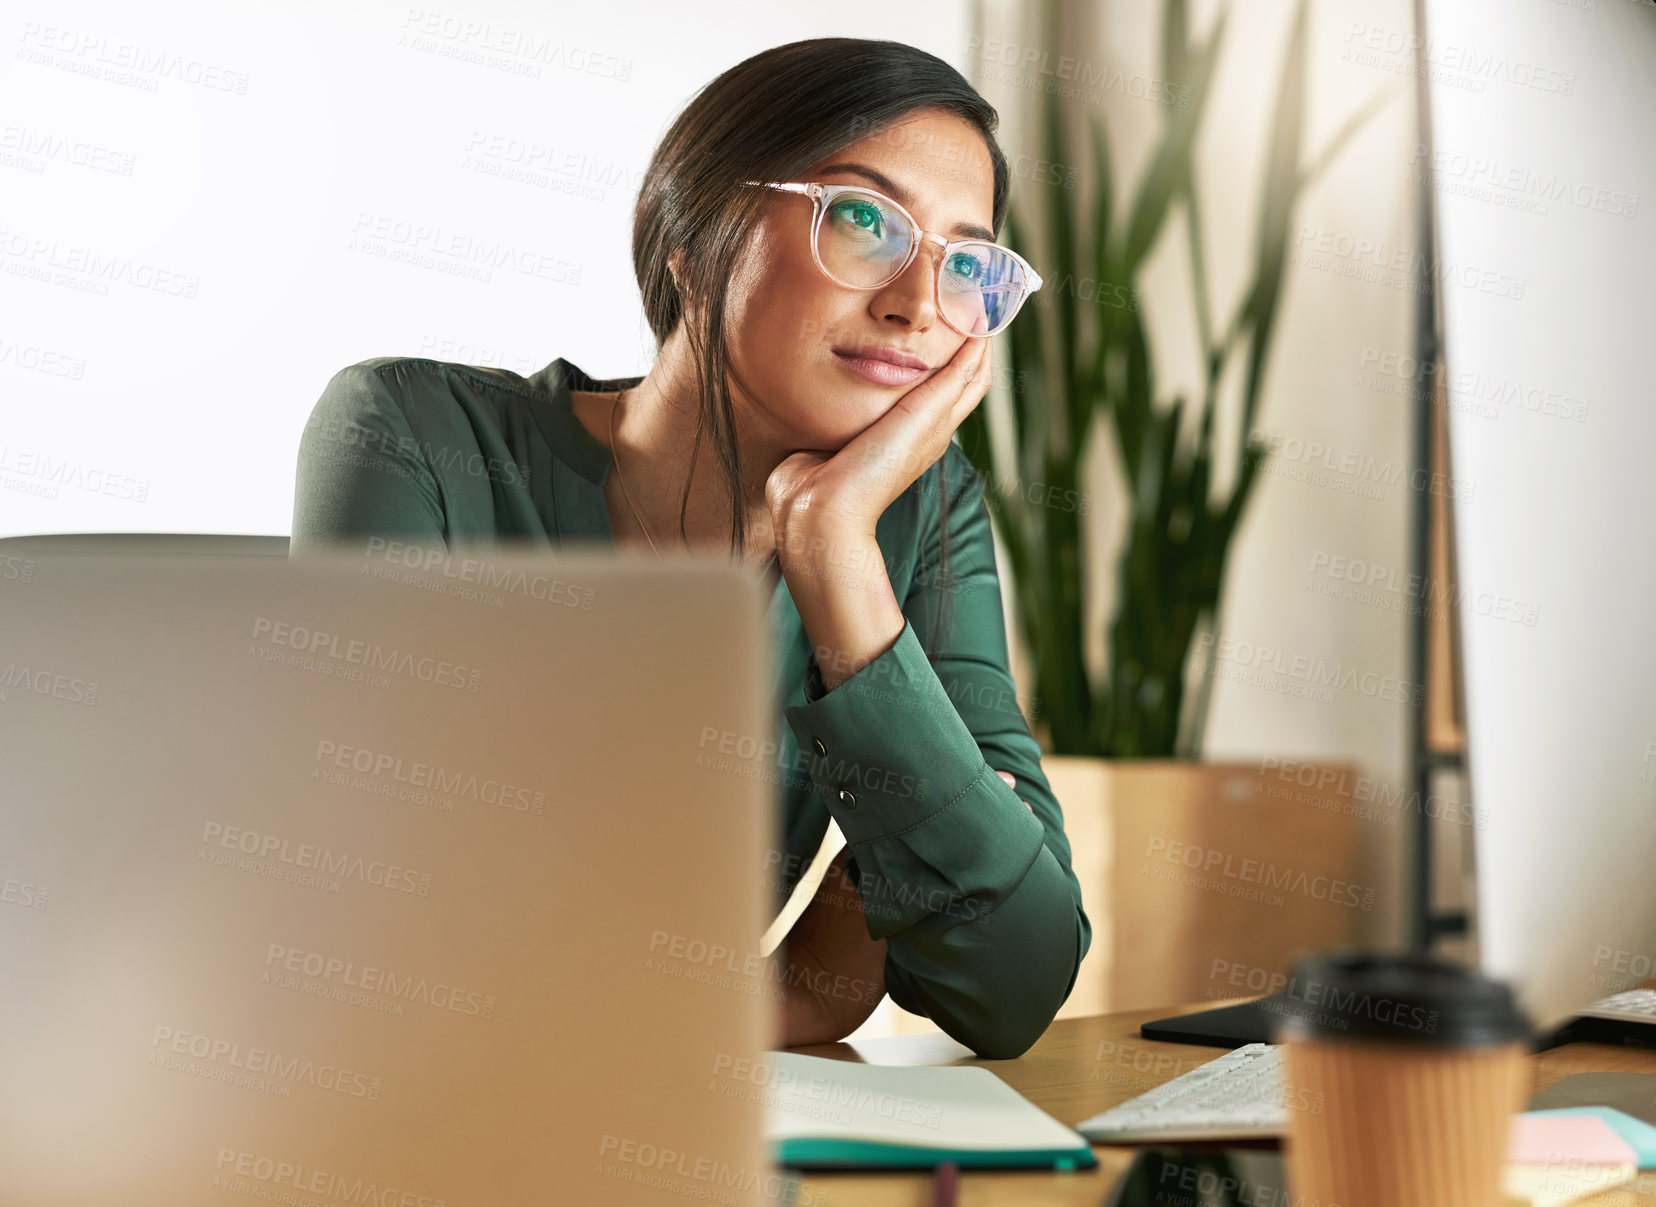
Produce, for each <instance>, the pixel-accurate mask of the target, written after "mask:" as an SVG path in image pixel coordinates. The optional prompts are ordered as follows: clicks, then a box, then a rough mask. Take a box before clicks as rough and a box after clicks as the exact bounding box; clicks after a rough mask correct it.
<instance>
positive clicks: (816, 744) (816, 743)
mask: <svg viewBox="0 0 1656 1207" xmlns="http://www.w3.org/2000/svg"><path fill="white" fill-rule="evenodd" d="M811 747H812V749H814V750H815V751H816V752H817V757H818V758H821V757H822V756H823V755H825V754H827V753H828V747H826V746H824V745H823V744H822V739H821V738H812V739H811Z"/></svg>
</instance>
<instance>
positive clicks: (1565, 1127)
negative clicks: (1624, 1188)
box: [1507, 1114, 1639, 1166]
mask: <svg viewBox="0 0 1656 1207" xmlns="http://www.w3.org/2000/svg"><path fill="white" fill-rule="evenodd" d="M1507 1160H1508V1161H1512V1162H1514V1163H1516V1164H1520V1165H1567V1164H1568V1165H1577V1164H1579V1165H1628V1164H1631V1165H1635V1166H1636V1165H1637V1164H1638V1160H1639V1158H1638V1156H1637V1154H1635V1153H1634V1151H1633V1149H1632V1147H1631V1146H1630V1145H1629V1144H1628V1143H1627V1141H1626V1140H1623V1139H1622V1138H1621V1137H1620V1136H1618V1135H1617V1134H1616V1131H1615V1129H1614V1128H1612V1127H1611V1126H1610V1125H1609V1124H1608V1123H1606V1122H1605V1121H1604V1120H1603V1119H1600V1118H1598V1117H1597V1116H1595V1115H1529V1114H1525V1115H1514V1116H1513V1117H1512V1128H1511V1130H1510V1131H1509V1132H1508V1133H1507Z"/></svg>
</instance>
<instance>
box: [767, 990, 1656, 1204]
mask: <svg viewBox="0 0 1656 1207" xmlns="http://www.w3.org/2000/svg"><path fill="white" fill-rule="evenodd" d="M1228 1004H1230V1003H1228V1002H1222V1001H1212V1002H1196V1003H1192V1004H1190V1005H1186V1006H1178V1007H1173V1008H1165V1007H1164V1008H1162V1009H1159V1010H1134V1011H1129V1012H1125V1013H1121V1014H1096V1015H1091V1016H1089V1017H1086V1018H1069V1019H1059V1020H1058V1021H1056V1022H1054V1023H1053V1024H1052V1026H1050V1027H1049V1028H1047V1031H1046V1034H1045V1035H1043V1036H1041V1038H1040V1039H1039V1040H1037V1041H1036V1043H1035V1046H1034V1047H1032V1048H1031V1049H1030V1050H1029V1051H1028V1052H1026V1053H1024V1055H1023V1056H1021V1057H1019V1058H1018V1059H1017V1060H977V1059H975V1058H974V1057H973V1056H972V1055H971V1052H970V1050H969V1049H968V1048H966V1047H964V1046H963V1045H961V1044H958V1043H956V1042H955V1041H954V1040H952V1039H950V1038H948V1037H947V1036H945V1035H940V1034H934V1035H899V1036H892V1037H890V1038H884V1039H870V1040H864V1041H860V1042H858V1043H856V1044H854V1045H853V1044H848V1043H838V1044H818V1045H816V1046H814V1047H809V1048H797V1049H793V1050H794V1051H799V1052H807V1053H809V1054H811V1055H813V1056H826V1057H831V1058H833V1059H837V1060H851V1061H860V1062H862V1063H864V1064H881V1065H949V1064H979V1065H982V1066H983V1067H984V1068H986V1069H989V1070H990V1071H992V1072H993V1073H994V1074H995V1075H996V1076H998V1077H1000V1078H1001V1079H1002V1080H1003V1081H1005V1082H1006V1083H1007V1084H1008V1085H1010V1086H1011V1087H1012V1088H1013V1089H1015V1090H1017V1091H1018V1092H1019V1093H1020V1094H1022V1095H1024V1097H1026V1098H1028V1099H1029V1100H1030V1101H1031V1102H1033V1103H1035V1105H1036V1106H1039V1107H1040V1108H1041V1109H1042V1110H1044V1111H1046V1112H1047V1113H1048V1114H1050V1115H1052V1116H1053V1117H1054V1118H1056V1119H1057V1120H1058V1121H1059V1122H1060V1123H1064V1124H1067V1125H1069V1126H1071V1127H1073V1126H1075V1125H1076V1124H1077V1123H1080V1122H1081V1121H1082V1120H1083V1119H1087V1118H1090V1117H1091V1116H1093V1115H1096V1114H1098V1112H1100V1111H1104V1110H1108V1109H1109V1108H1110V1107H1112V1106H1117V1105H1119V1104H1120V1103H1123V1102H1125V1101H1127V1099H1129V1098H1133V1097H1136V1096H1137V1095H1139V1094H1142V1093H1144V1092H1145V1091H1146V1090H1148V1089H1150V1088H1151V1087H1153V1086H1155V1085H1159V1084H1160V1083H1161V1082H1164V1081H1167V1080H1169V1079H1171V1078H1173V1077H1177V1076H1179V1075H1180V1074H1181V1073H1188V1072H1189V1071H1190V1070H1191V1069H1193V1068H1195V1067H1197V1066H1198V1065H1202V1064H1206V1063H1207V1062H1208V1061H1210V1060H1212V1059H1213V1058H1214V1057H1216V1056H1218V1055H1220V1054H1221V1053H1222V1052H1223V1051H1224V1049H1222V1048H1203V1047H1197V1046H1195V1045H1191V1044H1166V1043H1153V1042H1151V1041H1149V1040H1146V1039H1141V1038H1139V1033H1138V1029H1139V1025H1140V1024H1141V1023H1145V1022H1148V1021H1150V1020H1151V1019H1156V1018H1165V1017H1167V1016H1169V1015H1174V1014H1189V1013H1192V1012H1194V1011H1197V1010H1206V1009H1210V1008H1211V1007H1214V1006H1220V1005H1228ZM1534 1066H1535V1079H1534V1082H1533V1084H1532V1086H1531V1093H1534V1092H1535V1091H1538V1090H1541V1089H1543V1088H1544V1087H1546V1086H1549V1085H1551V1084H1552V1083H1553V1082H1555V1081H1557V1080H1559V1079H1560V1078H1563V1077H1567V1076H1569V1075H1571V1074H1572V1073H1589V1072H1628V1073H1656V1049H1645V1048H1633V1047H1613V1046H1609V1045H1605V1044H1566V1045H1565V1046H1563V1047H1560V1048H1554V1049H1552V1050H1551V1051H1549V1052H1544V1053H1542V1054H1541V1055H1540V1056H1537V1057H1535V1058H1534ZM1093 1154H1094V1155H1095V1156H1096V1157H1097V1158H1098V1167H1097V1168H1096V1169H1089V1170H1082V1171H1078V1172H1074V1173H1059V1172H1051V1171H1042V1172H1029V1171H1021V1170H965V1171H963V1172H962V1173H961V1177H960V1204H961V1207H988V1205H989V1204H1000V1203H1005V1204H1018V1205H1019V1207H1060V1205H1062V1207H1100V1205H1101V1204H1102V1203H1103V1201H1104V1196H1105V1193H1106V1192H1107V1191H1108V1190H1109V1188H1110V1187H1111V1186H1112V1185H1113V1184H1114V1182H1115V1179H1116V1178H1117V1177H1119V1176H1120V1175H1121V1174H1122V1173H1123V1172H1124V1171H1125V1170H1126V1168H1127V1166H1128V1163H1129V1162H1130V1161H1131V1160H1132V1156H1133V1148H1132V1146H1130V1145H1109V1144H1094V1145H1093ZM930 1192H931V1174H930V1173H929V1172H920V1171H912V1172H911V1171H905V1172H902V1173H882V1174H867V1173H822V1172H813V1173H812V1174H810V1176H809V1177H808V1178H807V1179H806V1181H805V1183H804V1186H803V1187H802V1188H801V1191H800V1195H799V1200H800V1201H801V1202H817V1203H827V1204H831V1205H832V1207H930V1204H931V1199H930V1197H929V1196H930ZM1580 1202H1581V1203H1583V1204H1590V1205H1592V1207H1609V1205H1610V1204H1617V1205H1619V1207H1635V1205H1648V1204H1656V1177H1653V1176H1652V1175H1651V1174H1649V1173H1646V1174H1644V1175H1643V1176H1642V1177H1641V1179H1640V1190H1639V1192H1637V1193H1635V1192H1633V1191H1631V1190H1618V1191H1609V1192H1606V1193H1604V1194H1599V1195H1595V1196H1594V1197H1592V1198H1590V1199H1582V1200H1580Z"/></svg>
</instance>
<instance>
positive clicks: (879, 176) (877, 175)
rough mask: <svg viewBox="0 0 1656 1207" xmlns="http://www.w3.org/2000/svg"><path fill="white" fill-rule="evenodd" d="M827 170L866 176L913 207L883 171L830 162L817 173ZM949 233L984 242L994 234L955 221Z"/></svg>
mask: <svg viewBox="0 0 1656 1207" xmlns="http://www.w3.org/2000/svg"><path fill="white" fill-rule="evenodd" d="M829 172H852V173H855V174H856V175H858V176H863V177H866V178H867V179H868V180H869V181H870V182H871V183H872V184H873V185H874V186H875V187H876V188H878V189H879V190H880V191H881V192H882V193H890V194H891V196H892V197H893V198H895V199H896V201H897V203H898V204H899V205H903V206H907V207H908V208H909V209H913V208H914V196H913V194H911V193H910V192H909V191H908V190H907V189H905V188H904V187H903V186H902V185H900V184H898V183H897V182H896V181H895V180H893V179H892V178H891V177H889V176H887V175H886V174H885V173H884V172H876V171H875V170H874V169H873V168H871V167H868V166H867V165H865V164H860V163H831V164H829V165H828V166H827V167H825V168H821V169H819V170H818V173H817V174H818V175H821V176H826V175H827V174H828V173H829ZM949 233H950V234H951V235H964V236H965V237H966V238H968V239H982V240H984V242H986V243H993V242H994V241H995V235H994V232H993V231H990V230H989V229H988V228H986V227H982V226H979V225H978V224H977V223H975V222H957V223H955V224H954V225H953V226H952V227H950V228H949Z"/></svg>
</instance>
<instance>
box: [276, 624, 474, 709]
mask: <svg viewBox="0 0 1656 1207" xmlns="http://www.w3.org/2000/svg"><path fill="white" fill-rule="evenodd" d="M253 640H254V641H256V642H263V643H264V644H265V645H266V646H267V647H277V648H280V649H284V650H287V651H291V654H290V655H289V657H290V660H291V659H292V658H294V657H297V658H298V659H299V660H300V662H299V663H298V664H306V665H308V664H310V663H318V667H317V669H320V668H321V667H322V666H327V667H328V673H330V674H331V673H333V672H334V670H335V668H334V667H333V666H328V663H323V662H319V660H320V659H327V660H329V662H332V663H339V664H343V665H345V666H350V667H360V668H362V669H363V670H364V671H365V672H373V671H390V672H391V673H392V674H395V675H410V676H412V677H413V678H415V679H418V680H420V681H421V682H422V683H435V684H438V685H440V686H443V687H453V688H458V689H460V690H461V691H473V692H475V691H477V690H478V689H479V688H480V687H481V686H482V684H483V672H482V671H481V670H476V669H473V668H471V667H466V666H460V665H458V664H457V663H453V662H447V661H444V660H443V659H441V658H432V657H429V656H416V655H414V654H411V653H409V652H408V651H407V650H398V649H389V650H388V649H386V648H385V647H384V646H382V645H380V644H379V643H378V642H374V641H363V640H360V639H358V638H349V639H346V638H341V637H340V635H339V634H337V633H328V632H324V631H323V630H321V629H311V628H306V627H305V626H304V625H297V624H289V623H287V622H286V621H280V620H271V619H270V618H269V617H267V616H257V617H255V618H254V620H253ZM248 652H249V653H255V654H256V653H258V652H259V650H258V647H257V646H254V647H251V648H250V649H249V650H248ZM278 657H279V656H278Z"/></svg>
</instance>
